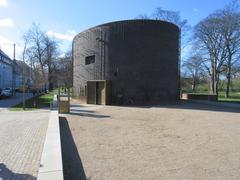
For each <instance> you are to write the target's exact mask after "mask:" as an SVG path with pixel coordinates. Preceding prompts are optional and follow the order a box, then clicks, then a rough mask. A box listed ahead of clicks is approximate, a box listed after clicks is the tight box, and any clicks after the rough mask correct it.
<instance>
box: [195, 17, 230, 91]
mask: <svg viewBox="0 0 240 180" xmlns="http://www.w3.org/2000/svg"><path fill="white" fill-rule="evenodd" d="M220 22H221V20H220V18H219V14H218V13H214V14H211V15H209V16H208V17H207V18H205V19H204V20H202V21H201V22H199V23H198V24H197V25H196V26H195V28H194V37H195V39H196V44H195V47H197V48H198V49H200V50H201V52H202V54H203V56H204V61H203V65H204V67H205V68H206V70H207V71H208V73H209V75H210V77H211V92H212V93H214V94H218V83H219V77H220V73H221V72H222V68H223V64H224V60H225V59H226V56H227V52H226V50H225V48H224V36H223V34H222V32H221V23H220Z"/></svg>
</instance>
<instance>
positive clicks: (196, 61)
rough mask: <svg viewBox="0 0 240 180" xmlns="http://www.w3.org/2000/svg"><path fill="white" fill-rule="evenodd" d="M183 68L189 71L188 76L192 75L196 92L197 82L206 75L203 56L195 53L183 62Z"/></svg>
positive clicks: (193, 87)
mask: <svg viewBox="0 0 240 180" xmlns="http://www.w3.org/2000/svg"><path fill="white" fill-rule="evenodd" d="M183 68H184V69H185V72H187V76H190V77H191V80H192V83H191V84H192V91H193V92H195V90H196V85H197V83H198V82H199V80H200V78H201V76H203V75H204V70H203V67H202V57H201V56H200V55H193V56H192V57H190V58H188V59H187V60H186V61H185V62H184V63H183ZM185 76H186V75H185Z"/></svg>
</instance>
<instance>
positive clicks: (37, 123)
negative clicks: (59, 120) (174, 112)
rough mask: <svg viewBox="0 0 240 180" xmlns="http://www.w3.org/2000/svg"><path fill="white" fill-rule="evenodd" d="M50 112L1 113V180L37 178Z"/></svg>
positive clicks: (30, 179)
mask: <svg viewBox="0 0 240 180" xmlns="http://www.w3.org/2000/svg"><path fill="white" fill-rule="evenodd" d="M48 120H49V111H47V110H38V111H31V112H30V111H29V112H10V111H2V112H1V113H0V179H3V180H5V179H6V180H8V179H11V180H18V179H21V180H25V179H27V180H32V179H36V177H37V173H38V167H39V163H40V158H41V152H42V149H43V145H44V141H45V135H46V130H47V125H48Z"/></svg>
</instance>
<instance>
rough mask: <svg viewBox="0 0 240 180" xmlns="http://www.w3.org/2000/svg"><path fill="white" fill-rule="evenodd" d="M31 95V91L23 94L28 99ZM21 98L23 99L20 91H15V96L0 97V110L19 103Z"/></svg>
mask: <svg viewBox="0 0 240 180" xmlns="http://www.w3.org/2000/svg"><path fill="white" fill-rule="evenodd" d="M31 97H33V95H32V93H26V94H25V98H26V99H29V98H31ZM22 100H23V94H22V93H16V95H15V97H11V98H6V99H0V111H2V110H5V109H6V108H9V107H12V106H15V105H17V104H19V103H21V102H22Z"/></svg>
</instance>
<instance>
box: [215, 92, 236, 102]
mask: <svg viewBox="0 0 240 180" xmlns="http://www.w3.org/2000/svg"><path fill="white" fill-rule="evenodd" d="M218 101H221V102H234V103H240V92H230V97H229V98H225V92H219V95H218Z"/></svg>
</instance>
